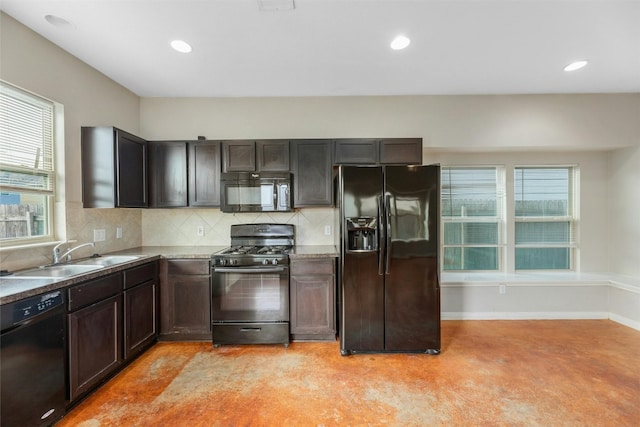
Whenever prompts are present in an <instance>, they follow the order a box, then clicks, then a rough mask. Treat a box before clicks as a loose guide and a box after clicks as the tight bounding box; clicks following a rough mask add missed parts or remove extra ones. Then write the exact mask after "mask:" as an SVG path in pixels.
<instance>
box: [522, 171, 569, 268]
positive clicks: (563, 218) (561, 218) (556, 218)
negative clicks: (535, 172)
mask: <svg viewBox="0 0 640 427" xmlns="http://www.w3.org/2000/svg"><path fill="white" fill-rule="evenodd" d="M518 169H567V170H568V181H569V182H568V185H567V187H568V192H569V194H568V200H567V215H549V216H544V215H542V216H517V215H516V202H517V200H516V179H517V178H516V171H517V170H518ZM512 173H513V194H512V195H511V197H510V199H511V200H512V203H513V215H512V220H513V224H514V225H513V240H512V241H513V271H514V272H516V273H517V272H573V271H577V266H578V253H579V238H578V236H579V234H580V233H579V206H580V203H579V194H580V193H579V190H580V189H579V183H580V168H579V165H577V164H544V165H523V164H518V165H514V166H513V171H512ZM544 222H546V223H561V222H568V223H569V233H570V237H569V241H568V242H567V243H564V242H561V243H517V241H518V239H517V224H518V223H544ZM547 248H548V249H553V248H566V249H568V253H569V267H568V268H517V267H516V251H517V249H547Z"/></svg>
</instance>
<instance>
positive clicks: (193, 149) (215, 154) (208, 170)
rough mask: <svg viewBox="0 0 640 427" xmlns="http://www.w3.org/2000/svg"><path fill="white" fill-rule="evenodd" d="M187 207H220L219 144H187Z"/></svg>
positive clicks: (200, 142) (214, 142)
mask: <svg viewBox="0 0 640 427" xmlns="http://www.w3.org/2000/svg"><path fill="white" fill-rule="evenodd" d="M189 206H220V142H219V141H198V142H190V143H189Z"/></svg>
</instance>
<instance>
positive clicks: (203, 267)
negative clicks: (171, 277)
mask: <svg viewBox="0 0 640 427" xmlns="http://www.w3.org/2000/svg"><path fill="white" fill-rule="evenodd" d="M167 267H168V273H169V274H206V275H209V260H206V261H204V260H186V259H176V260H173V259H170V260H168V261H167Z"/></svg>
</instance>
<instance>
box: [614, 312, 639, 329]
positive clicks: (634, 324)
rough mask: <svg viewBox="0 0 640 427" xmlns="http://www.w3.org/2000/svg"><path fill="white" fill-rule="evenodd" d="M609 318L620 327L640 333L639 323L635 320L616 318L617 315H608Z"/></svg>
mask: <svg viewBox="0 0 640 427" xmlns="http://www.w3.org/2000/svg"><path fill="white" fill-rule="evenodd" d="M609 318H610V319H611V320H613V321H614V322H616V323H620V324H621V325H624V326H628V327H630V328H633V329H635V330H636V331H640V322H638V321H636V320H632V319H629V318H627V317H623V316H618V315H617V314H613V313H611V314H609Z"/></svg>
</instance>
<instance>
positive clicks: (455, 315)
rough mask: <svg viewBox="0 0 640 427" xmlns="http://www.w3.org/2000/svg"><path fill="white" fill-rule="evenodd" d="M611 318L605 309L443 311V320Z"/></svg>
mask: <svg viewBox="0 0 640 427" xmlns="http://www.w3.org/2000/svg"><path fill="white" fill-rule="evenodd" d="M609 318H610V315H609V313H607V312H604V311H579V312H556V311H553V312H495V311H492V312H442V320H561V319H562V320H582V319H609ZM612 320H613V319H612ZM620 323H622V322H620Z"/></svg>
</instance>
